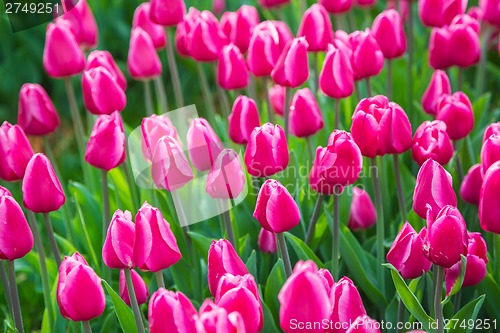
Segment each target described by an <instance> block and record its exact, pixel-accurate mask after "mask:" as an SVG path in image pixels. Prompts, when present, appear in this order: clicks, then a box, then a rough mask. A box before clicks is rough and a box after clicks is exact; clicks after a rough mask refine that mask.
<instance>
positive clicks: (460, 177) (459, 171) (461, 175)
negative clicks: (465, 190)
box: [453, 140, 464, 184]
mask: <svg viewBox="0 0 500 333" xmlns="http://www.w3.org/2000/svg"><path fill="white" fill-rule="evenodd" d="M453 148H454V149H455V158H456V160H455V162H456V163H457V174H458V184H462V180H463V179H464V169H463V167H462V160H461V158H460V150H459V147H458V140H453Z"/></svg>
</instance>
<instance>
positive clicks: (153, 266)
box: [134, 202, 181, 272]
mask: <svg viewBox="0 0 500 333" xmlns="http://www.w3.org/2000/svg"><path fill="white" fill-rule="evenodd" d="M180 259H181V252H180V250H179V247H178V246H177V240H176V239H175V236H174V234H173V233H172V231H171V230H170V224H169V223H168V222H167V220H165V219H164V218H163V215H162V214H161V212H160V210H159V209H158V208H156V207H153V206H151V205H150V204H148V203H147V202H145V203H144V204H143V205H142V207H141V208H140V209H139V211H138V212H137V215H135V247H134V260H135V263H136V264H137V267H139V268H140V269H141V270H149V271H151V272H158V271H161V270H162V269H167V268H169V267H170V266H172V265H173V264H175V263H176V262H178V261H179V260H180Z"/></svg>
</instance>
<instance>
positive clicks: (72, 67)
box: [43, 23, 85, 78]
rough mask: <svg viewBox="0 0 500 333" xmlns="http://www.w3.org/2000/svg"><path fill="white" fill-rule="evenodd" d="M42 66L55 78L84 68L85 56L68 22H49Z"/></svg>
mask: <svg viewBox="0 0 500 333" xmlns="http://www.w3.org/2000/svg"><path fill="white" fill-rule="evenodd" d="M43 67H44V68H45V71H46V72H47V74H49V75H50V76H52V77H55V78H61V77H67V76H73V75H76V74H78V73H81V72H82V71H83V69H84V68H85V56H84V55H83V51H82V50H81V49H80V46H79V45H78V42H77V40H76V38H75V35H73V33H72V32H71V29H70V27H69V25H68V24H64V23H57V24H56V23H49V25H48V26H47V32H46V35H45V47H44V49H43Z"/></svg>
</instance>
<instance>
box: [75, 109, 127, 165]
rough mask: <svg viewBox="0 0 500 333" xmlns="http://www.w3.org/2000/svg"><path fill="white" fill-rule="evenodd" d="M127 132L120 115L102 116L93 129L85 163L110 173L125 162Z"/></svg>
mask: <svg viewBox="0 0 500 333" xmlns="http://www.w3.org/2000/svg"><path fill="white" fill-rule="evenodd" d="M125 142H126V137H125V132H124V129H123V123H122V118H121V117H120V113H119V112H118V111H115V112H113V113H111V114H110V115H107V114H104V115H100V116H99V117H98V118H97V119H96V121H95V123H94V127H93V128H92V133H91V134H90V138H89V142H88V143H87V149H86V150H85V161H87V163H89V164H90V165H92V166H93V167H95V168H98V169H102V170H106V171H109V170H111V169H114V168H116V167H117V166H119V165H120V164H122V163H123V162H125V158H126V151H125Z"/></svg>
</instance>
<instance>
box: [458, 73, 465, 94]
mask: <svg viewBox="0 0 500 333" xmlns="http://www.w3.org/2000/svg"><path fill="white" fill-rule="evenodd" d="M457 71H458V74H457V91H463V86H464V69H463V68H461V67H458V68H457Z"/></svg>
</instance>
